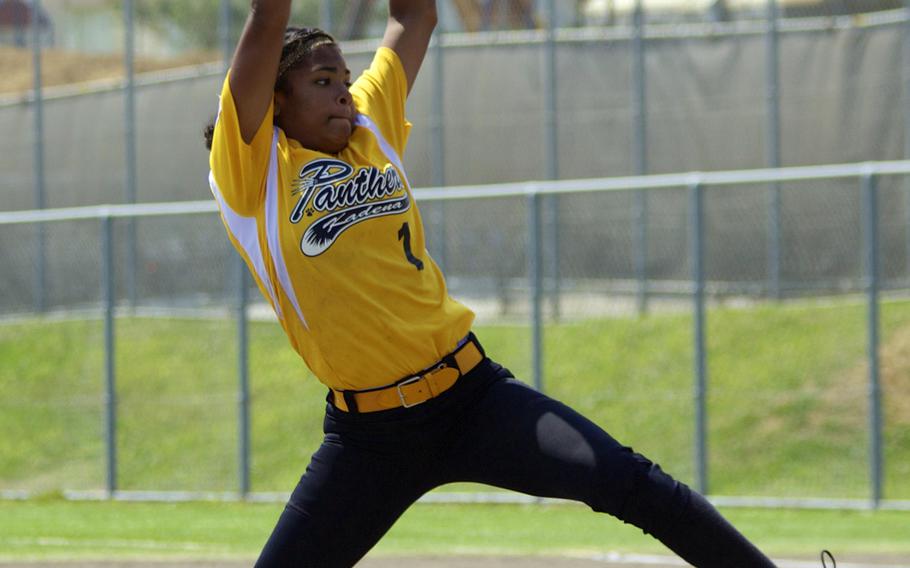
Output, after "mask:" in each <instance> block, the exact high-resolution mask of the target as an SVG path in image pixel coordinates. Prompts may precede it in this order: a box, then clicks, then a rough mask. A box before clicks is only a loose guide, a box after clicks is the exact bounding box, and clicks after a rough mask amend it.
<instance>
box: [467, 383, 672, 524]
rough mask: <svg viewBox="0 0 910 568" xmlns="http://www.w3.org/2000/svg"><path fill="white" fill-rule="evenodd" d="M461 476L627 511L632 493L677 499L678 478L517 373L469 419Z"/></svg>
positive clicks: (619, 513)
mask: <svg viewBox="0 0 910 568" xmlns="http://www.w3.org/2000/svg"><path fill="white" fill-rule="evenodd" d="M455 454H456V455H455V456H454V460H453V461H454V462H456V465H455V467H456V468H457V470H458V474H459V475H460V476H461V477H462V478H468V480H471V481H478V482H481V483H488V484H491V485H496V486H499V487H505V488H508V489H513V490H516V491H521V492H523V493H528V494H532V495H538V496H545V497H558V498H563V499H572V500H576V501H582V502H584V503H587V504H588V505H590V506H591V507H592V508H593V509H595V510H597V511H602V512H607V513H611V514H613V515H615V516H620V517H622V516H624V514H626V513H629V511H628V509H629V504H630V502H631V500H630V499H629V497H630V495H633V494H634V493H636V492H638V491H640V489H639V488H640V487H642V486H643V485H644V486H649V487H647V488H646V489H645V491H646V492H647V493H648V494H649V495H650V494H653V495H657V494H658V493H662V494H664V496H667V497H671V496H672V494H673V493H674V492H675V491H676V487H675V482H674V481H673V480H672V479H671V478H669V477H668V476H666V475H665V474H663V472H661V471H660V469H659V468H657V466H655V465H654V464H652V463H651V462H650V461H649V460H648V459H646V458H644V457H643V456H641V455H639V454H637V453H635V452H633V451H632V449H631V448H629V447H627V446H624V445H622V444H621V443H619V442H618V441H617V440H615V439H614V438H613V437H612V436H610V435H609V434H608V433H607V432H606V431H604V429H603V428H601V427H600V426H598V425H597V424H595V423H593V422H592V421H591V420H589V419H587V418H586V417H584V416H582V415H581V414H579V413H578V412H576V411H574V410H573V409H571V408H569V407H568V406H566V405H565V404H563V403H561V402H559V401H556V400H554V399H551V398H549V397H547V396H546V395H543V394H541V393H539V392H537V391H535V390H534V389H532V388H530V387H528V386H527V385H525V384H523V383H521V382H519V381H516V380H514V379H507V380H502V381H499V382H497V383H496V384H494V385H493V386H492V387H490V389H489V390H488V392H487V393H486V396H484V398H483V399H482V401H481V402H480V403H479V404H478V405H477V406H476V408H475V409H474V412H472V413H471V414H470V419H469V420H467V421H466V422H465V428H464V436H463V438H462V439H461V442H460V444H459V447H458V448H457V451H456V452H455Z"/></svg>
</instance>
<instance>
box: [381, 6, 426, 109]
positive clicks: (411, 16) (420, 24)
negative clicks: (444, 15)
mask: <svg viewBox="0 0 910 568" xmlns="http://www.w3.org/2000/svg"><path fill="white" fill-rule="evenodd" d="M436 18H437V16H436V0H389V21H388V24H386V28H385V35H384V36H383V38H382V46H383V47H388V48H390V49H392V50H393V51H394V52H395V53H396V54H397V55H398V59H400V60H401V64H402V66H403V67H404V72H405V75H406V76H407V78H408V93H410V92H411V87H412V86H413V85H414V80H415V79H417V72H418V71H419V70H420V65H421V63H423V57H424V55H426V52H427V46H428V45H429V44H430V37H431V36H432V35H433V29H434V28H435V27H436Z"/></svg>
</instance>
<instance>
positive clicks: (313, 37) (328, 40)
mask: <svg viewBox="0 0 910 568" xmlns="http://www.w3.org/2000/svg"><path fill="white" fill-rule="evenodd" d="M323 45H336V42H335V38H334V37H332V36H331V34H329V33H328V32H325V31H323V30H320V29H319V28H297V27H289V28H287V29H286V30H285V32H284V46H283V47H282V48H281V59H280V60H279V62H278V76H277V77H276V78H275V90H276V91H279V90H283V89H285V88H286V87H287V74H288V71H290V70H291V69H293V68H294V67H296V66H297V65H299V64H300V62H301V61H303V60H304V59H305V58H306V57H307V56H308V55H309V54H310V53H312V52H313V50H315V49H316V48H317V47H322V46H323ZM203 136H204V137H205V147H206V148H207V149H209V150H211V149H212V140H213V138H214V136H215V119H214V118H213V119H212V120H211V121H210V122H209V124H208V125H206V127H205V129H204V130H203Z"/></svg>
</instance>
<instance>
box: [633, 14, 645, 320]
mask: <svg viewBox="0 0 910 568" xmlns="http://www.w3.org/2000/svg"><path fill="white" fill-rule="evenodd" d="M634 21H635V26H634V32H633V36H632V114H633V121H634V123H635V124H634V125H635V134H634V136H633V139H634V149H633V152H632V154H633V156H632V159H633V161H634V163H635V173H636V174H637V175H644V174H646V173H647V172H648V156H647V152H648V150H647V147H648V146H647V116H646V115H645V112H646V104H647V103H646V99H645V96H646V95H645V81H646V71H645V42H644V8H643V6H642V0H636V2H635V12H634ZM633 207H634V211H635V212H634V215H633V218H634V219H635V224H636V228H637V231H636V232H635V278H636V280H637V281H638V295H637V305H638V314H639V315H644V314H645V313H647V311H648V192H647V190H644V189H639V190H637V191H636V192H635V203H634V205H633Z"/></svg>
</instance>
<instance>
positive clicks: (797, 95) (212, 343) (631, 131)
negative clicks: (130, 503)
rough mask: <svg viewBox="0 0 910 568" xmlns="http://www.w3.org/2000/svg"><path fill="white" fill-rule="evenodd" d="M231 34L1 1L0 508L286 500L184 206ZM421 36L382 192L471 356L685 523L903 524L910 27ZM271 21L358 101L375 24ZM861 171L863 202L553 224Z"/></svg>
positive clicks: (234, 325)
mask: <svg viewBox="0 0 910 568" xmlns="http://www.w3.org/2000/svg"><path fill="white" fill-rule="evenodd" d="M248 6H249V3H248V2H246V1H244V0H194V1H193V2H186V1H182V0H132V1H130V0H40V1H34V0H33V1H26V0H0V172H2V177H0V204H2V205H0V211H2V212H0V266H2V267H3V268H2V270H0V290H2V294H0V354H2V356H0V397H2V398H0V407H2V409H3V412H2V413H0V416H2V418H0V421H3V429H4V430H5V431H7V432H10V433H11V434H10V435H9V436H8V439H7V440H6V441H4V442H3V443H0V490H3V491H4V492H5V493H4V494H6V495H18V494H30V493H34V492H42V491H56V490H66V491H69V492H70V494H71V495H75V496H78V495H80V494H83V495H84V494H86V493H85V492H89V493H91V492H93V491H96V492H97V491H100V492H105V493H106V494H115V493H116V492H123V491H134V492H146V494H149V495H155V496H157V497H160V498H167V497H168V496H170V497H174V496H175V495H180V494H181V493H180V492H197V493H198V492H216V493H218V492H224V493H228V494H234V493H237V492H239V493H240V494H244V495H245V494H251V493H257V494H266V493H268V492H284V491H287V490H289V489H290V488H291V487H292V486H293V483H294V481H295V479H296V477H297V476H298V475H299V474H300V472H301V471H303V468H304V467H305V464H306V458H307V456H308V455H309V453H310V452H311V451H312V450H313V449H315V447H316V445H317V444H318V442H319V428H320V414H321V410H322V408H321V407H322V398H323V395H324V393H323V391H322V388H321V387H320V386H319V385H318V383H317V381H315V380H314V379H313V378H312V377H309V376H308V375H307V372H306V370H305V369H304V368H303V366H302V364H301V363H300V361H299V360H298V359H297V357H296V355H294V354H293V352H292V351H291V350H290V349H288V348H287V344H286V340H285V339H284V338H283V337H282V335H281V332H280V329H278V327H277V326H276V325H275V323H274V321H273V317H272V316H271V314H270V313H269V311H268V308H267V306H266V305H265V304H263V303H262V302H261V300H260V298H259V296H258V292H257V291H256V289H255V287H254V286H253V285H252V283H251V282H250V279H249V278H248V277H246V276H244V272H243V268H242V266H240V264H239V263H238V261H237V259H236V255H235V254H234V252H233V250H232V249H231V248H230V246H229V243H228V241H227V239H226V238H225V234H224V229H223V228H222V227H221V223H220V220H219V218H218V216H217V214H215V212H214V211H215V209H214V205H213V204H212V203H211V199H210V193H209V189H208V186H207V174H208V163H207V153H206V150H205V148H204V145H203V139H202V130H203V128H204V126H205V125H206V123H207V122H208V121H209V120H211V119H212V118H213V117H214V115H215V113H216V111H217V104H218V94H219V91H220V85H221V82H222V81H223V77H224V73H225V69H226V65H227V62H228V61H229V58H230V54H231V52H232V50H233V46H234V44H235V42H236V40H237V37H238V36H239V33H240V30H241V28H242V25H243V21H244V19H245V15H246V13H247V11H248ZM438 6H439V13H440V22H439V27H438V30H437V33H436V35H435V37H434V40H433V43H432V45H431V47H430V50H429V52H428V56H427V59H426V61H425V63H424V66H423V68H422V71H421V77H420V80H419V81H418V83H417V84H416V86H415V88H414V90H413V92H412V94H411V96H410V99H409V102H408V115H409V119H410V120H411V121H412V122H413V123H414V128H413V130H412V133H411V137H410V141H409V145H408V148H407V153H406V155H405V163H406V164H407V167H408V168H409V172H408V177H409V179H410V181H411V183H412V184H413V186H414V187H415V188H419V190H418V199H421V197H420V196H421V192H420V190H422V189H426V188H436V190H434V191H432V192H430V193H427V194H426V195H427V198H426V200H424V201H423V202H422V207H421V211H422V215H423V219H424V221H425V224H426V227H427V228H426V230H427V234H428V242H429V253H430V254H431V255H432V256H433V257H434V258H435V259H436V261H437V262H438V263H439V264H440V265H441V267H442V268H443V270H444V271H445V272H446V274H447V277H448V281H449V284H450V289H451V292H452V294H453V295H454V296H456V297H458V298H461V299H463V300H464V301H465V302H466V303H468V304H469V305H470V306H471V307H472V308H474V309H475V310H476V311H477V313H478V322H479V329H480V330H481V331H482V332H483V333H485V334H486V335H484V334H483V333H481V338H482V340H484V343H485V344H488V351H490V352H493V353H501V354H502V356H501V358H502V359H503V360H504V362H505V363H506V364H507V365H509V366H510V367H512V368H513V370H514V371H516V373H518V375H519V376H520V377H521V378H523V379H526V380H528V381H529V382H534V383H535V384H537V385H538V386H539V387H540V388H544V389H546V390H547V391H548V392H552V393H554V394H556V395H558V396H559V397H560V398H562V399H564V400H566V401H567V402H570V403H571V404H573V405H574V406H577V407H579V409H580V410H583V411H584V412H585V413H586V414H589V415H591V416H592V417H593V418H595V419H596V420H597V421H598V422H600V423H602V424H603V425H604V426H605V427H607V429H608V430H610V431H611V432H613V433H614V434H615V435H617V437H619V438H620V439H623V440H624V441H627V442H628V443H630V444H633V445H635V446H636V447H639V446H640V447H642V449H643V451H645V453H647V454H648V455H653V456H655V457H656V459H658V460H659V461H661V463H663V464H664V465H665V468H666V469H669V470H671V471H673V472H675V473H677V475H679V476H680V477H682V478H683V479H684V480H686V481H689V482H690V483H693V484H695V485H696V486H697V487H698V488H700V489H701V490H702V491H704V492H708V493H711V494H712V495H714V496H717V497H723V496H729V497H732V498H733V499H732V500H731V502H733V503H736V502H737V499H739V501H738V502H747V498H752V497H756V496H757V497H761V498H767V499H766V501H764V502H767V503H772V504H773V503H795V502H799V500H800V499H804V500H805V499H806V498H812V499H821V500H823V501H824V502H826V503H829V504H842V505H845V506H853V505H856V504H857V503H859V504H860V506H866V505H867V504H868V503H872V504H873V505H874V506H892V507H897V506H905V505H906V501H902V500H906V499H910V482H908V481H907V480H908V479H910V414H908V409H910V397H908V394H907V393H908V392H910V382H908V377H910V323H908V322H910V320H908V319H907V316H908V315H910V303H908V302H907V300H906V295H907V294H906V293H907V291H908V289H910V183H908V177H907V172H908V171H910V167H908V165H907V163H906V162H902V160H904V159H905V158H907V157H908V153H910V143H908V140H910V136H908V133H910V7H908V6H907V5H906V4H905V3H904V2H902V1H898V0H881V1H877V0H860V1H850V0H823V1H811V0H770V1H767V0H714V1H711V0H704V1H694V0H638V1H635V0H617V1H610V0H577V1H575V0H559V1H557V0H439V1H438ZM293 9H294V15H293V23H295V24H297V25H308V26H320V27H323V28H325V29H327V30H329V31H330V32H331V33H333V34H335V36H336V37H337V38H339V39H340V40H341V43H342V48H343V51H344V53H345V55H346V57H347V59H348V64H349V66H350V67H351V69H352V71H354V72H355V75H356V74H357V73H359V72H360V71H361V70H362V69H364V68H365V67H366V66H367V65H368V63H369V61H370V58H371V56H372V53H373V51H374V50H375V48H376V46H377V45H378V39H379V37H380V36H381V34H382V32H383V29H384V27H385V19H386V4H385V2H377V1H367V0H362V1H347V2H344V1H335V0H308V1H300V0H297V1H295V2H294V8H293ZM866 162H870V163H871V162H887V163H888V164H891V166H893V168H892V170H893V171H891V173H889V174H887V175H884V174H881V171H882V170H880V169H877V170H874V173H872V174H868V175H863V174H861V173H857V172H859V171H860V170H858V169H856V168H854V169H853V170H850V172H851V173H848V174H835V173H831V170H824V169H819V170H806V171H811V172H814V173H812V175H809V174H806V175H805V176H803V177H802V178H800V179H791V178H788V179H786V180H783V181H781V180H779V179H777V178H775V177H774V175H772V174H770V173H768V172H764V174H756V175H755V176H754V178H753V181H750V182H748V183H740V182H738V183H735V184H734V183H732V182H730V183H714V184H710V185H709V184H694V185H695V186H696V187H695V188H694V189H693V184H692V183H691V181H690V178H688V177H686V176H679V177H677V178H675V180H676V181H675V182H673V183H663V184H661V183H657V182H656V181H655V178H647V179H642V180H638V181H637V182H636V183H631V182H630V184H629V185H628V186H627V187H625V188H624V187H618V188H617V187H614V186H611V187H613V189H611V190H606V188H607V187H608V186H610V184H609V183H606V182H603V183H602V184H601V185H602V186H603V187H602V189H604V190H603V191H598V190H597V187H595V188H594V189H595V190H586V191H585V192H573V191H566V192H562V193H558V194H557V193H553V191H555V190H554V188H558V187H565V186H560V185H559V184H560V183H568V182H571V181H572V180H579V179H605V178H616V177H619V176H623V177H624V176H646V175H653V174H677V173H683V172H694V171H701V172H718V171H729V170H744V169H749V170H752V169H764V168H771V169H775V168H782V167H793V166H806V167H811V166H821V165H828V164H859V163H866ZM886 166H887V164H886ZM876 167H878V166H876ZM882 167H884V166H882ZM889 167H890V166H889ZM869 171H870V172H872V171H873V170H869ZM826 172H827V173H826ZM880 174H881V175H880ZM649 180H650V181H649ZM529 181H533V182H535V183H534V184H533V188H535V189H529V188H530V187H531V186H528V185H521V186H514V187H511V189H510V188H509V187H504V186H501V185H500V186H496V187H493V186H490V187H473V189H470V191H475V192H480V193H484V192H486V194H487V197H483V198H480V197H478V198H474V199H463V198H458V199H455V198H454V197H451V198H450V197H447V192H449V193H448V195H451V196H455V195H456V194H457V193H458V192H463V191H466V190H465V186H480V185H483V186H487V185H488V184H507V183H519V184H524V183H525V182H529ZM592 183H593V182H592ZM589 185H590V184H589ZM593 186H597V183H593ZM659 186H660V187H659ZM664 186H666V187H664ZM598 187H599V186H598ZM537 190H540V191H542V192H543V194H541V196H540V198H539V199H537V198H528V197H527V195H528V194H533V192H534V191H537ZM551 190H552V191H551ZM548 192H549V193H548ZM490 196H493V197H490ZM160 203H168V204H169V205H168V206H166V207H164V206H157V205H152V204H160ZM100 205H118V206H119V205H125V206H126V207H124V208H120V209H116V210H114V209H111V208H97V207H96V206H100ZM490 346H493V351H491V348H490ZM302 377H303V378H302ZM288 452H290V454H291V455H288ZM469 489H471V490H476V488H469ZM79 492H82V493H79Z"/></svg>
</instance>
